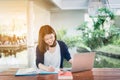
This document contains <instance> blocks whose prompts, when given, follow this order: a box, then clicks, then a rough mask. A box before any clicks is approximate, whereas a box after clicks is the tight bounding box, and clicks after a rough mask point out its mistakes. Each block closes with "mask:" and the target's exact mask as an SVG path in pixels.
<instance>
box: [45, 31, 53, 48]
mask: <svg viewBox="0 0 120 80" xmlns="http://www.w3.org/2000/svg"><path fill="white" fill-rule="evenodd" d="M44 41H45V43H46V44H47V45H49V46H52V45H53V43H54V41H55V35H54V34H53V33H51V34H46V35H45V36H44Z"/></svg>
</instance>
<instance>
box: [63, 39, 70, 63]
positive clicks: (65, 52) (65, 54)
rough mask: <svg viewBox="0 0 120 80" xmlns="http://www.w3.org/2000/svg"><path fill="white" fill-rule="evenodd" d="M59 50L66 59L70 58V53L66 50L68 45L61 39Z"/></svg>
mask: <svg viewBox="0 0 120 80" xmlns="http://www.w3.org/2000/svg"><path fill="white" fill-rule="evenodd" d="M61 52H62V54H63V56H64V58H65V59H66V60H67V61H69V60H70V59H71V56H70V53H69V51H68V47H67V45H66V44H65V43H64V42H63V41H61Z"/></svg>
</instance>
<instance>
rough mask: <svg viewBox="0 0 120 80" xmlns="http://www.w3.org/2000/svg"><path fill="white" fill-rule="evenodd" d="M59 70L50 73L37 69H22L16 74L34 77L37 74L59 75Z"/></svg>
mask: <svg viewBox="0 0 120 80" xmlns="http://www.w3.org/2000/svg"><path fill="white" fill-rule="evenodd" d="M57 73H58V69H56V70H55V71H54V72H48V71H44V70H40V69H36V68H20V69H18V70H17V72H16V74H15V75H16V76H34V75H37V74H57Z"/></svg>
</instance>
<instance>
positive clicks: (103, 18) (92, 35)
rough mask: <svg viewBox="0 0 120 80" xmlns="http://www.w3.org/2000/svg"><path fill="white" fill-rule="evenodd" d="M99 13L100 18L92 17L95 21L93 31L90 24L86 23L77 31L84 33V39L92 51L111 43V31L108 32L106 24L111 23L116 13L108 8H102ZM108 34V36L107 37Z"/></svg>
mask: <svg viewBox="0 0 120 80" xmlns="http://www.w3.org/2000/svg"><path fill="white" fill-rule="evenodd" d="M98 12H99V14H98V16H96V17H91V19H92V21H93V26H92V29H91V28H89V27H88V22H84V23H83V24H81V25H80V26H79V28H77V30H80V31H82V39H83V41H84V43H85V44H86V45H87V46H88V47H90V48H91V49H95V48H97V47H101V46H103V45H106V44H108V43H109V36H110V32H109V29H108V30H106V28H105V23H107V22H110V21H111V20H113V19H114V17H115V15H114V13H113V12H112V11H110V10H109V9H107V8H100V9H98ZM111 25H113V24H111ZM106 33H108V36H106Z"/></svg>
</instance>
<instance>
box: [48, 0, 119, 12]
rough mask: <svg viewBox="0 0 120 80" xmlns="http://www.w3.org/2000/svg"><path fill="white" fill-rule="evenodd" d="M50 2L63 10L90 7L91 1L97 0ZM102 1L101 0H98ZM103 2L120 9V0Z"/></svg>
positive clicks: (52, 0) (105, 0)
mask: <svg viewBox="0 0 120 80" xmlns="http://www.w3.org/2000/svg"><path fill="white" fill-rule="evenodd" d="M47 1H48V2H49V3H51V4H54V7H52V9H55V7H56V8H59V9H61V10H72V9H88V6H89V2H90V1H96V0H47ZM98 1H100V0H98ZM101 1H102V2H103V3H105V4H106V3H107V4H108V5H109V7H110V8H112V9H120V0H101Z"/></svg>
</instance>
